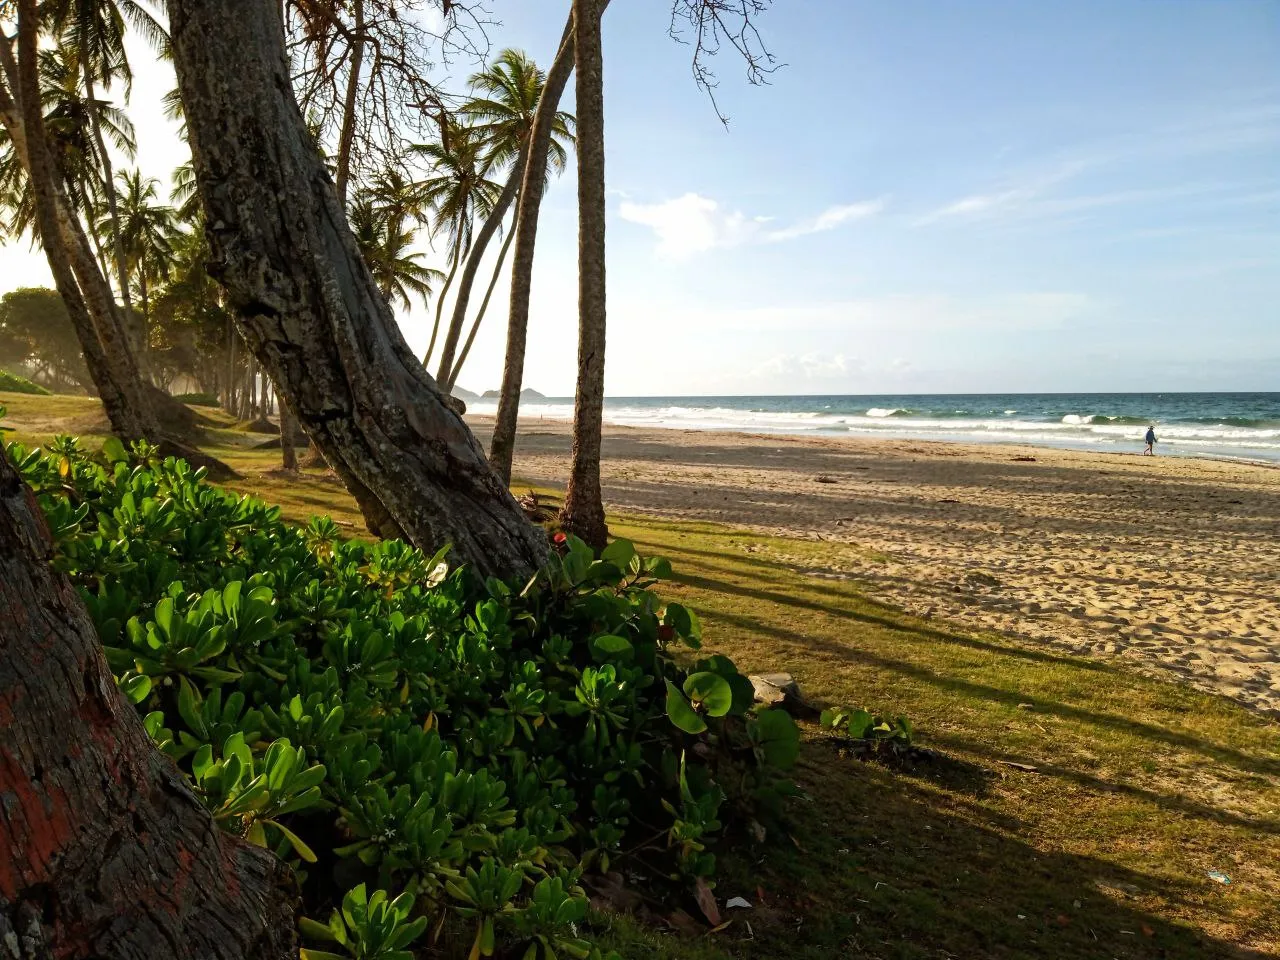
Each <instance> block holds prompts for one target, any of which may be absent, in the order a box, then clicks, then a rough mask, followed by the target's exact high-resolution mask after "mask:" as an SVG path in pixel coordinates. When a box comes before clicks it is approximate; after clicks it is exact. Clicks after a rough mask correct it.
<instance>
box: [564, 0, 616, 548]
mask: <svg viewBox="0 0 1280 960" xmlns="http://www.w3.org/2000/svg"><path fill="white" fill-rule="evenodd" d="M574 10H575V16H574V29H573V33H574V41H575V45H576V47H577V53H576V57H575V61H576V62H575V68H576V72H577V79H576V99H577V111H578V388H577V395H576V396H575V397H574V404H573V463H572V465H571V467H570V470H569V487H568V490H566V491H565V496H564V507H563V508H562V509H561V511H560V525H561V526H562V527H564V529H565V530H567V531H569V532H570V533H575V534H577V535H578V536H579V537H581V538H582V539H583V540H585V541H586V542H587V543H588V544H590V545H591V546H592V547H594V548H595V549H597V550H601V549H603V548H604V546H605V544H606V542H607V541H608V537H609V529H608V527H607V526H605V521H604V504H603V502H602V499H601V494H600V432H601V420H602V417H603V413H604V347H605V193H604V182H605V181H604V52H603V49H602V46H601V38H600V15H599V14H600V5H599V0H575V2H574Z"/></svg>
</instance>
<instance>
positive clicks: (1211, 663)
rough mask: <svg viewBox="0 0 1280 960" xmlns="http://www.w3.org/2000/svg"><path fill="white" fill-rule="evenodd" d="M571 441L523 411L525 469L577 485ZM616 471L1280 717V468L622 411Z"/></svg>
mask: <svg viewBox="0 0 1280 960" xmlns="http://www.w3.org/2000/svg"><path fill="white" fill-rule="evenodd" d="M468 420H469V421H470V422H471V424H472V427H473V429H475V430H476V432H477V435H478V436H479V437H480V439H481V442H482V443H484V444H485V445H486V446H487V444H488V436H489V431H490V421H489V418H486V417H478V416H477V417H468ZM568 459H569V424H567V423H562V422H558V421H551V420H528V421H523V422H522V425H521V434H520V438H519V442H518V444H517V449H516V462H515V473H516V476H517V477H518V478H519V479H522V480H525V481H528V482H531V483H536V484H543V485H551V486H557V485H561V484H562V483H563V481H564V478H565V476H566V475H567V471H568ZM602 476H603V481H604V495H605V502H606V505H607V506H608V507H609V508H610V509H612V510H616V511H623V512H636V513H644V514H649V515H654V516H666V517H681V518H696V519H705V520H713V521H717V522H720V523H725V524H729V525H732V526H734V527H739V528H746V529H752V530H759V531H767V532H779V533H786V534H788V535H793V536H798V537H803V538H806V539H821V540H825V541H831V542H833V543H840V544H851V545H854V546H856V547H857V548H859V549H854V550H850V549H848V548H847V547H844V548H842V549H833V550H832V559H831V563H830V564H829V565H828V566H826V567H825V568H823V569H817V570H813V571H812V572H813V573H814V574H816V575H821V576H835V577H848V578H851V579H855V580H857V581H859V582H861V583H864V584H865V585H866V587H867V590H868V593H869V594H870V595H872V596H874V597H876V598H877V599H881V600H884V601H886V602H889V603H893V604H895V605H897V606H900V607H902V608H904V609H906V610H908V611H910V612H912V613H916V614H918V615H920V616H923V617H941V618H946V619H949V620H952V621H955V622H956V623H957V624H959V625H962V626H965V627H967V628H969V629H972V630H991V631H998V632H1001V633H1006V634H1012V635H1016V636H1019V637H1022V638H1025V639H1027V640H1028V641H1032V642H1036V643H1043V644H1050V645H1053V646H1055V647H1057V648H1059V649H1062V650H1065V651H1070V652H1073V653H1077V654H1088V655H1098V656H1123V657H1125V658H1129V659H1132V660H1134V661H1135V662H1137V663H1139V664H1140V665H1142V666H1143V667H1144V668H1146V669H1149V670H1151V671H1154V672H1158V673H1162V674H1163V675H1165V676H1170V677H1177V678H1180V679H1182V680H1184V681H1186V682H1189V683H1192V684H1194V685H1196V686H1198V687H1200V688H1202V689H1206V690H1210V691H1214V692H1217V693H1221V694H1223V695H1225V696H1228V697H1231V698H1233V699H1235V700H1237V701H1239V702H1241V703H1244V704H1246V705H1248V706H1251V707H1253V708H1255V709H1258V710H1261V711H1264V712H1268V713H1270V714H1272V715H1275V716H1280V469H1275V468H1270V467H1262V466H1253V465H1250V464H1241V463H1231V462H1222V461H1209V460H1195V459H1189V458H1175V457H1154V458H1152V457H1141V456H1138V455H1136V454H1135V455H1125V454H1114V453H1089V452H1075V451H1064V450H1053V449H1044V448H1031V447H1017V446H1003V445H1002V446H967V445H961V444H953V443H928V442H920V441H893V440H856V439H829V438H817V437H794V436H776V435H751V434H734V433H712V432H705V431H693V430H687V431H685V430H641V429H634V428H627V427H613V426H606V427H605V439H604V463H603V467H602Z"/></svg>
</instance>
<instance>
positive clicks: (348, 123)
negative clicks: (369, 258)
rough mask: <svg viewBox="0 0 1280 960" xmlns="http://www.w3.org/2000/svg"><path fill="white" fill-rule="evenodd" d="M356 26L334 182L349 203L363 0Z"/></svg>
mask: <svg viewBox="0 0 1280 960" xmlns="http://www.w3.org/2000/svg"><path fill="white" fill-rule="evenodd" d="M353 6H354V7H355V21H356V22H355V28H354V29H353V30H352V31H351V43H352V48H351V74H350V76H348V77H347V95H346V98H345V100H344V102H343V104H342V132H341V133H340V134H339V136H338V162H337V169H336V170H335V173H334V185H335V186H336V187H337V188H338V200H339V202H340V203H341V204H342V206H343V208H344V209H345V208H346V205H347V184H348V183H349V182H350V180H351V146H352V144H353V143H355V139H356V95H357V94H358V93H359V92H360V68H361V67H362V66H363V65H364V0H354V3H353Z"/></svg>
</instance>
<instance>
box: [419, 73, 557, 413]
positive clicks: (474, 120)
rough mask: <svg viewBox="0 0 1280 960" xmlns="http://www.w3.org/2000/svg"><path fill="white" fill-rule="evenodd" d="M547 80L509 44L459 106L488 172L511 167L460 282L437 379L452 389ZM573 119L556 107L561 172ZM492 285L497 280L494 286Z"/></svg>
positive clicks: (553, 159)
mask: <svg viewBox="0 0 1280 960" xmlns="http://www.w3.org/2000/svg"><path fill="white" fill-rule="evenodd" d="M545 85H546V75H545V74H544V73H543V72H542V71H541V70H539V69H538V67H537V64H535V63H534V62H533V61H532V60H531V59H530V58H529V57H528V56H527V55H526V54H525V53H523V52H521V51H519V50H512V49H506V50H503V51H502V52H501V53H500V54H498V57H497V59H495V60H494V62H493V63H492V64H491V65H490V66H489V67H488V68H486V69H485V70H482V71H480V72H479V73H476V74H475V75H473V76H472V77H471V88H472V91H473V93H474V96H473V97H472V98H471V99H470V100H468V101H467V102H466V103H465V104H464V105H463V107H462V109H461V110H460V111H459V112H460V115H461V117H462V118H463V119H464V120H467V121H470V123H471V128H472V129H473V130H474V131H475V135H476V136H478V137H480V138H481V140H482V141H483V143H484V151H485V154H484V167H485V171H486V173H488V174H490V175H492V174H495V173H497V172H498V171H500V170H505V171H506V177H505V185H504V187H503V189H502V193H501V194H499V196H498V198H497V200H496V201H495V202H494V204H493V209H492V211H491V212H490V214H489V216H488V217H487V218H486V220H485V223H484V225H483V226H482V227H481V229H480V231H479V232H478V233H477V234H476V236H475V242H474V244H473V245H472V247H471V251H470V253H469V254H468V255H467V262H466V267H465V268H464V269H463V272H462V275H461V277H460V278H459V281H458V292H457V294H456V296H455V298H454V305H453V316H452V319H451V321H450V324H449V329H448V332H447V334H446V336H445V341H444V347H443V349H442V350H441V357H440V371H439V376H438V378H437V379H439V380H440V382H441V383H442V384H443V385H444V386H445V388H446V389H448V388H450V387H452V386H453V384H454V382H455V381H456V380H457V377H458V371H459V368H460V367H461V363H455V362H454V351H455V350H456V349H457V345H458V339H459V337H460V336H461V334H462V328H463V325H464V324H465V322H466V316H467V309H468V307H469V305H470V299H471V289H472V286H473V285H474V283H475V277H476V274H477V272H478V271H479V268H480V262H481V261H482V260H483V259H484V254H485V250H486V248H487V247H488V245H489V241H490V240H491V239H492V238H493V236H494V234H495V233H497V232H498V231H499V230H500V229H501V225H502V222H503V220H504V219H505V218H506V215H507V212H508V210H510V208H511V205H512V203H513V202H514V201H515V200H516V197H517V195H518V194H519V190H520V182H521V180H522V179H523V177H524V168H525V159H526V146H527V144H528V142H529V135H530V133H531V132H532V130H533V121H534V116H535V115H536V114H537V110H538V101H539V99H540V98H541V96H542V91H543V88H544V86H545ZM573 122H574V121H573V115H572V114H570V113H567V112H565V111H563V110H559V111H556V112H555V113H554V114H553V116H552V131H551V139H550V141H549V142H548V144H547V164H548V166H549V167H550V169H551V170H553V171H555V172H556V173H559V172H560V171H562V170H563V169H564V167H565V164H566V163H567V162H568V150H567V149H566V144H569V143H572V141H573ZM507 249H508V245H506V244H504V245H503V248H502V251H501V252H500V255H499V258H498V263H497V265H496V267H495V269H494V273H495V275H496V274H497V272H498V271H499V270H501V269H502V260H503V259H504V257H505V252H506V250H507ZM492 287H493V283H492V282H491V283H490V289H492ZM486 306H487V298H486ZM483 316H484V315H483V313H481V314H480V315H479V316H477V318H476V321H475V323H474V324H473V327H472V332H471V334H470V336H468V338H467V342H468V343H470V342H471V341H473V340H474V339H475V329H476V328H477V327H478V326H479V323H480V320H481V319H483Z"/></svg>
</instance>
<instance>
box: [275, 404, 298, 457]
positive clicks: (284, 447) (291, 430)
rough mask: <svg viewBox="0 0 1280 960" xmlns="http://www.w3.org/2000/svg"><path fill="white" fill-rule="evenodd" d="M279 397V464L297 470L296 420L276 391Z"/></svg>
mask: <svg viewBox="0 0 1280 960" xmlns="http://www.w3.org/2000/svg"><path fill="white" fill-rule="evenodd" d="M276 394H277V395H278V397H279V399H280V465H281V466H282V467H283V468H284V469H286V470H288V471H290V472H292V473H297V472H298V450H297V447H296V446H295V444H296V443H297V442H298V421H297V419H296V418H295V417H294V415H293V411H291V410H290V409H289V404H288V402H287V401H286V400H285V398H284V394H283V393H280V391H279V390H277V391H276Z"/></svg>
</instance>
